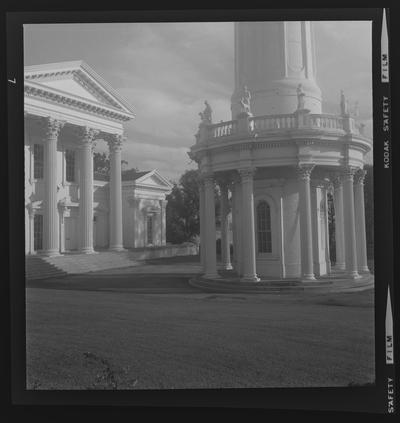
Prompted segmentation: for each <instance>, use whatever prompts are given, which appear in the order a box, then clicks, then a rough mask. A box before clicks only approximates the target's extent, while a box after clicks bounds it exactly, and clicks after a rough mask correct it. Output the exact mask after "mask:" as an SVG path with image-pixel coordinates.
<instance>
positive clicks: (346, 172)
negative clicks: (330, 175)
mask: <svg viewBox="0 0 400 423" xmlns="http://www.w3.org/2000/svg"><path fill="white" fill-rule="evenodd" d="M358 169H359V168H357V167H355V166H346V167H344V168H343V171H342V181H351V182H353V179H354V175H355V174H356V172H357V171H358Z"/></svg>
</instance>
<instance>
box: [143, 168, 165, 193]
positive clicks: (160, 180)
mask: <svg viewBox="0 0 400 423" xmlns="http://www.w3.org/2000/svg"><path fill="white" fill-rule="evenodd" d="M135 182H136V185H146V186H149V187H150V186H151V187H158V188H162V189H172V185H171V184H170V183H169V182H168V181H167V180H166V179H165V178H164V177H163V176H161V175H160V174H159V173H158V172H157V170H152V171H150V172H148V173H146V174H145V175H143V176H141V177H140V178H138V179H137V180H136V181H135Z"/></svg>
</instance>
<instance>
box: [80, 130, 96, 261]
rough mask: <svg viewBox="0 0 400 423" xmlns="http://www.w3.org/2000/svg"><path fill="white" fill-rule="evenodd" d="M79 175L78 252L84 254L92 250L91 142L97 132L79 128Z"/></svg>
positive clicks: (92, 251)
mask: <svg viewBox="0 0 400 423" xmlns="http://www.w3.org/2000/svg"><path fill="white" fill-rule="evenodd" d="M79 132H80V173H79V188H80V199H79V217H80V251H81V252H82V253H85V254H91V253H94V250H93V150H92V147H93V140H94V137H95V136H96V135H97V134H98V131H97V130H95V129H93V128H89V127H81V128H80V131H79Z"/></svg>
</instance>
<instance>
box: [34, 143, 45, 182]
mask: <svg viewBox="0 0 400 423" xmlns="http://www.w3.org/2000/svg"><path fill="white" fill-rule="evenodd" d="M43 167H44V146H43V144H34V145H33V177H34V178H35V179H43Z"/></svg>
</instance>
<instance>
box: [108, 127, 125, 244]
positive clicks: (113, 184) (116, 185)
mask: <svg viewBox="0 0 400 423" xmlns="http://www.w3.org/2000/svg"><path fill="white" fill-rule="evenodd" d="M122 141H123V137H122V135H117V134H116V135H113V136H111V137H109V139H108V146H109V149H110V247H109V248H110V250H112V251H122V250H123V249H124V248H123V238H122V180H121V151H122Z"/></svg>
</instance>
